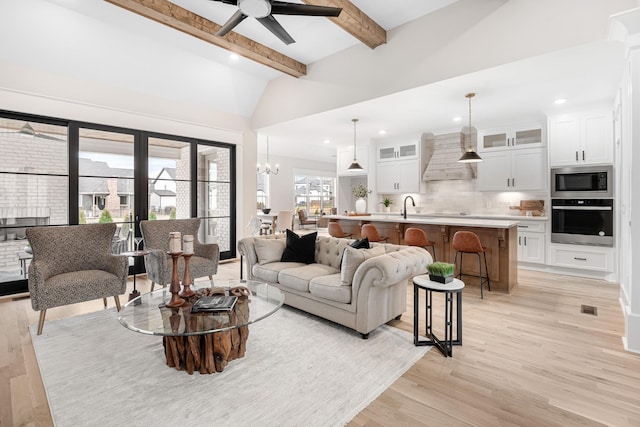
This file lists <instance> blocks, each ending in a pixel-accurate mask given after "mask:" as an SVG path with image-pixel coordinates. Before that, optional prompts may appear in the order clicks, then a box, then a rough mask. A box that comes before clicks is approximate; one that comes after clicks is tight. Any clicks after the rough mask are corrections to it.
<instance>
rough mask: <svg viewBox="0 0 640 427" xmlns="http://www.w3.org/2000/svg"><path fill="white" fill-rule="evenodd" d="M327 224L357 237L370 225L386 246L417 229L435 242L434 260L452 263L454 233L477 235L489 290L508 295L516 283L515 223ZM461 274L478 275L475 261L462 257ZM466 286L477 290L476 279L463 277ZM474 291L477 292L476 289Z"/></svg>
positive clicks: (395, 219)
mask: <svg viewBox="0 0 640 427" xmlns="http://www.w3.org/2000/svg"><path fill="white" fill-rule="evenodd" d="M325 218H328V219H329V220H330V221H337V222H339V223H340V226H341V227H342V229H343V230H344V232H345V233H351V234H352V235H353V237H354V238H360V228H361V227H362V225H363V224H367V223H370V224H373V225H375V226H376V228H377V229H378V231H379V233H380V235H381V236H383V237H386V238H387V239H388V241H389V242H390V243H395V244H403V243H404V239H403V237H404V231H405V230H406V229H407V228H409V227H416V228H421V229H422V230H424V232H425V233H427V237H428V238H429V240H431V241H432V242H434V243H435V247H436V257H437V260H438V261H445V262H451V263H452V262H453V258H454V256H455V250H454V249H453V247H452V245H451V241H452V240H453V235H454V234H455V233H456V232H457V231H461V230H464V231H472V232H474V233H476V234H477V235H478V237H479V238H480V242H481V243H482V246H483V247H484V248H485V251H486V253H487V264H488V265H489V277H490V279H491V290H492V291H498V292H504V293H509V292H511V290H512V289H513V288H514V287H515V286H516V285H517V283H518V268H517V267H518V220H516V219H514V220H509V219H505V220H498V219H483V218H465V217H464V216H459V217H429V216H418V215H409V217H408V218H406V219H405V218H403V217H402V216H400V215H362V216H347V215H326V216H325ZM463 271H464V272H465V273H470V274H478V258H477V257H476V256H475V255H467V256H465V257H464V268H463ZM462 279H463V281H464V282H465V284H466V285H467V286H470V287H474V286H475V287H479V280H478V279H474V278H473V277H469V276H463V277H462ZM478 292H480V291H479V290H478Z"/></svg>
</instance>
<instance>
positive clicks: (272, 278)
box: [251, 262, 306, 283]
mask: <svg viewBox="0 0 640 427" xmlns="http://www.w3.org/2000/svg"><path fill="white" fill-rule="evenodd" d="M303 265H306V264H303V263H301V262H271V263H269V264H264V265H260V264H255V265H254V266H253V269H252V270H251V273H252V274H253V276H254V277H255V278H256V280H264V281H265V282H269V283H276V282H277V281H278V274H279V273H280V272H281V271H282V270H286V269H288V268H295V267H301V266H303Z"/></svg>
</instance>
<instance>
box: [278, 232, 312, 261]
mask: <svg viewBox="0 0 640 427" xmlns="http://www.w3.org/2000/svg"><path fill="white" fill-rule="evenodd" d="M317 236H318V232H317V231H316V232H313V233H309V234H305V235H303V236H298V235H297V234H296V233H294V232H293V231H291V230H289V229H287V246H286V247H285V249H284V252H283V253H282V258H281V259H280V261H282V262H288V261H289V262H304V263H305V264H312V263H314V262H316V260H315V257H316V237H317Z"/></svg>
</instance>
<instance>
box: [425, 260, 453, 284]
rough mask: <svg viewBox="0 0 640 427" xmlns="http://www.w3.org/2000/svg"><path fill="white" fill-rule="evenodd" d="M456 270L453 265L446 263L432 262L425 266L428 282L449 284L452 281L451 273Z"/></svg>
mask: <svg viewBox="0 0 640 427" xmlns="http://www.w3.org/2000/svg"><path fill="white" fill-rule="evenodd" d="M455 270H456V266H455V265H454V264H450V263H448V262H440V261H438V262H434V263H433V264H429V265H428V266H427V272H429V280H432V281H434V282H438V283H449V282H451V281H453V273H454V272H455Z"/></svg>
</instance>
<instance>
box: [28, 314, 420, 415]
mask: <svg viewBox="0 0 640 427" xmlns="http://www.w3.org/2000/svg"><path fill="white" fill-rule="evenodd" d="M250 328H251V329H250V333H249V339H248V341H247V353H246V355H245V357H244V358H242V359H238V360H235V361H232V362H230V364H229V365H228V366H227V368H226V369H225V370H224V372H222V373H215V374H212V375H200V374H199V373H197V372H196V373H194V374H193V375H189V374H187V373H186V372H181V371H177V370H175V369H173V368H169V367H168V366H166V364H165V358H164V354H163V348H162V338H161V337H156V336H149V335H143V334H140V333H136V332H133V331H130V330H128V329H126V328H124V327H123V326H121V325H120V323H118V321H117V320H116V318H115V312H114V310H113V309H112V310H105V311H99V312H96V313H90V314H86V315H82V316H77V317H73V318H69V319H64V320H58V321H52V322H46V323H45V325H44V331H43V333H42V335H40V336H36V335H35V333H36V327H35V325H32V326H31V336H32V339H33V344H34V347H35V352H36V357H37V359H38V364H39V365H40V371H41V373H42V378H43V380H44V384H45V388H46V391H47V396H48V398H49V405H50V407H51V412H52V415H53V419H54V422H55V424H56V425H57V426H61V427H66V426H124V425H127V426H142V425H145V426H167V425H185V426H199V425H216V426H245V425H247V426H258V425H260V426H332V425H344V424H346V423H347V422H349V421H350V420H351V419H352V418H353V417H354V416H356V415H357V414H358V412H360V411H361V410H362V409H363V408H365V407H366V406H367V405H368V404H369V403H370V402H371V401H373V400H374V399H375V398H376V397H377V396H379V395H380V394H381V393H382V392H383V391H384V390H385V389H386V388H387V387H389V386H390V385H391V384H392V383H393V382H394V381H395V380H396V379H398V378H399V377H400V376H401V375H402V374H403V373H404V372H406V371H407V370H408V369H409V368H410V367H411V366H412V365H413V364H414V363H415V362H416V361H417V360H418V359H420V358H421V357H422V356H423V355H424V354H426V352H427V351H428V350H429V348H428V347H414V346H413V341H412V336H411V334H409V333H408V332H405V331H401V330H399V329H396V328H393V327H390V326H386V325H383V326H382V327H380V328H378V329H377V330H375V331H373V332H372V333H371V334H370V337H369V339H368V340H363V339H361V338H360V334H358V333H355V332H354V331H351V330H349V329H346V328H343V327H341V326H339V325H335V324H333V323H330V322H326V321H324V320H322V319H319V318H317V317H313V316H309V315H306V314H304V313H302V312H299V311H296V310H292V309H288V308H286V307H283V308H282V309H281V310H279V311H278V312H276V313H275V314H274V315H272V316H271V317H269V318H267V319H264V320H262V321H260V322H258V323H256V324H254V325H252V326H251V327H250Z"/></svg>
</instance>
